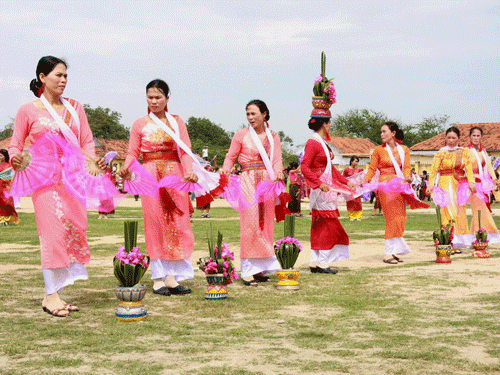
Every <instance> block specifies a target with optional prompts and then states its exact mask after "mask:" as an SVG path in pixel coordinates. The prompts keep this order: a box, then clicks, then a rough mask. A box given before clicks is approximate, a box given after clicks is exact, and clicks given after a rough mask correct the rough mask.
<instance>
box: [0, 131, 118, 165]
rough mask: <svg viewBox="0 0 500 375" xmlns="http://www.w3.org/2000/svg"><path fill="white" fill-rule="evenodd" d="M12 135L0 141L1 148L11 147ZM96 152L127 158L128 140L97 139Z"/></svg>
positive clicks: (98, 154) (26, 145) (95, 141)
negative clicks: (111, 152) (112, 153)
mask: <svg viewBox="0 0 500 375" xmlns="http://www.w3.org/2000/svg"><path fill="white" fill-rule="evenodd" d="M11 138H12V137H8V138H5V139H2V140H1V141H0V148H9V145H10V139H11ZM94 144H95V152H96V155H97V156H101V157H103V156H104V155H106V153H108V152H110V151H116V152H117V153H118V154H117V155H116V158H115V159H117V160H125V157H126V156H127V151H128V140H127V139H101V138H99V139H97V138H96V139H95V140H94ZM29 146H30V143H29V140H26V144H25V145H24V147H25V148H28V147H29Z"/></svg>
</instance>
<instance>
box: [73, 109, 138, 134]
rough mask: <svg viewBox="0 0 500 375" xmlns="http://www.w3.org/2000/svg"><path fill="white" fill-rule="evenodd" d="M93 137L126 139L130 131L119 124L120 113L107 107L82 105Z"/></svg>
mask: <svg viewBox="0 0 500 375" xmlns="http://www.w3.org/2000/svg"><path fill="white" fill-rule="evenodd" d="M83 108H84V109H85V113H86V114H87V119H88V121H89V125H90V129H92V134H93V135H94V138H103V139H128V138H129V133H130V131H129V130H128V129H127V128H125V126H123V125H122V124H120V120H121V118H122V115H121V114H120V113H119V112H116V111H112V110H111V109H109V108H102V107H97V108H92V107H90V105H88V104H85V105H84V106H83Z"/></svg>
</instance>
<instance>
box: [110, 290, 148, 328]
mask: <svg viewBox="0 0 500 375" xmlns="http://www.w3.org/2000/svg"><path fill="white" fill-rule="evenodd" d="M115 294H116V298H118V299H119V300H120V301H121V302H120V304H119V305H118V306H117V308H116V312H115V315H116V319H118V320H121V321H124V322H132V321H135V320H142V319H145V318H146V316H147V315H148V310H147V309H146V306H144V304H143V303H142V299H143V298H144V296H145V295H146V286H144V285H135V286H131V287H123V286H117V287H116V289H115Z"/></svg>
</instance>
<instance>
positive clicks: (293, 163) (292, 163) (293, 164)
mask: <svg viewBox="0 0 500 375" xmlns="http://www.w3.org/2000/svg"><path fill="white" fill-rule="evenodd" d="M298 167H299V164H298V163H296V162H294V161H292V162H291V163H290V167H289V168H290V170H292V169H297V168H298Z"/></svg>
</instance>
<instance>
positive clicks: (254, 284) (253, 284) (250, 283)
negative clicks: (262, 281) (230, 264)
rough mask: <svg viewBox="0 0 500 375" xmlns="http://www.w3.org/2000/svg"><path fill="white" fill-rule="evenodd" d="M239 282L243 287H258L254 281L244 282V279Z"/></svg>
mask: <svg viewBox="0 0 500 375" xmlns="http://www.w3.org/2000/svg"><path fill="white" fill-rule="evenodd" d="M241 281H243V285H246V286H258V285H259V284H258V283H257V281H256V280H250V281H246V280H244V279H241Z"/></svg>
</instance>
